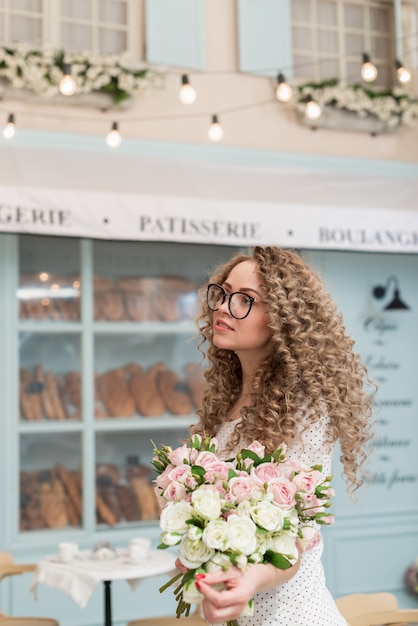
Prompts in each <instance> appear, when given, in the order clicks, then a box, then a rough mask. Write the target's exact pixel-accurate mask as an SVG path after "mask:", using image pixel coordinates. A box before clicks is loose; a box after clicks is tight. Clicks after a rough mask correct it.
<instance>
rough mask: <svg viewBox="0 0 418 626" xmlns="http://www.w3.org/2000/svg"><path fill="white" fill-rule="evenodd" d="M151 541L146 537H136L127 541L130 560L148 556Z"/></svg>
mask: <svg viewBox="0 0 418 626" xmlns="http://www.w3.org/2000/svg"><path fill="white" fill-rule="evenodd" d="M150 548H151V541H150V539H147V538H146V537H136V538H135V539H131V540H130V542H129V558H130V560H131V561H135V562H137V561H142V560H143V559H146V558H147V557H148V556H149V553H150Z"/></svg>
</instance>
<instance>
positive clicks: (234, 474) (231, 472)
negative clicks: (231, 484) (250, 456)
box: [228, 469, 238, 480]
mask: <svg viewBox="0 0 418 626" xmlns="http://www.w3.org/2000/svg"><path fill="white" fill-rule="evenodd" d="M237 477H238V474H237V472H236V471H235V470H233V469H230V470H228V480H231V478H237Z"/></svg>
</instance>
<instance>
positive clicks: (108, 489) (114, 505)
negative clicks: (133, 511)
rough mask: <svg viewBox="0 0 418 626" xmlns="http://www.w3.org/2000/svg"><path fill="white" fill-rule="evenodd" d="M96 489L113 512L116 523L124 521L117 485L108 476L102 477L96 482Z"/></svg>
mask: <svg viewBox="0 0 418 626" xmlns="http://www.w3.org/2000/svg"><path fill="white" fill-rule="evenodd" d="M96 488H97V490H98V492H99V496H100V497H101V498H102V500H103V502H104V504H105V505H106V506H107V507H108V508H109V509H110V510H111V511H112V513H113V517H114V520H115V523H119V522H120V521H121V519H122V509H121V506H120V504H119V498H118V494H117V492H116V489H115V485H114V484H113V483H112V481H111V479H110V478H109V477H108V476H100V477H99V478H98V479H97V481H96Z"/></svg>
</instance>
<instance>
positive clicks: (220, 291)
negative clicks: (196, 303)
mask: <svg viewBox="0 0 418 626" xmlns="http://www.w3.org/2000/svg"><path fill="white" fill-rule="evenodd" d="M225 300H228V310H229V312H230V314H231V315H232V317H235V319H237V320H243V319H244V317H247V315H248V314H249V312H250V311H251V307H252V306H253V303H254V302H255V298H253V297H252V296H249V295H248V293H244V292H243V291H234V292H233V293H227V292H226V291H225V289H224V288H223V287H221V286H220V285H215V284H214V283H211V284H210V285H208V289H207V292H206V302H207V304H208V307H209V308H210V310H211V311H217V310H218V309H219V307H220V306H222V305H223V303H224V302H225Z"/></svg>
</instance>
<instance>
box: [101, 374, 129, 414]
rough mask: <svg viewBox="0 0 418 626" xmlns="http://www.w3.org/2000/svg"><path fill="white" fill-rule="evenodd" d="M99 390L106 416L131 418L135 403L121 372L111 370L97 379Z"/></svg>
mask: <svg viewBox="0 0 418 626" xmlns="http://www.w3.org/2000/svg"><path fill="white" fill-rule="evenodd" d="M99 389H100V394H101V397H102V400H103V403H104V405H105V407H106V410H107V412H108V414H109V415H110V416H111V417H132V415H134V413H135V402H134V399H133V397H132V396H131V394H130V392H129V389H128V386H127V384H126V382H125V376H124V372H123V371H122V370H111V371H110V372H106V373H105V374H103V375H102V376H100V379H99Z"/></svg>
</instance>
